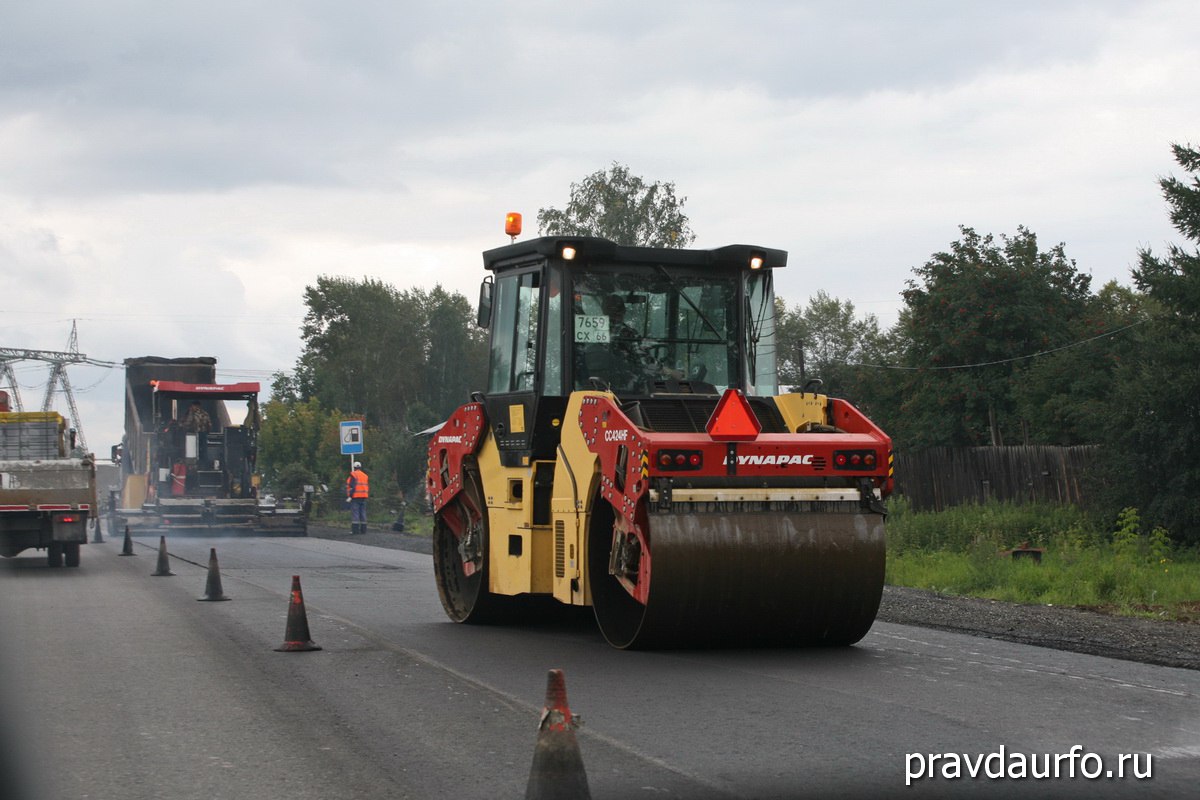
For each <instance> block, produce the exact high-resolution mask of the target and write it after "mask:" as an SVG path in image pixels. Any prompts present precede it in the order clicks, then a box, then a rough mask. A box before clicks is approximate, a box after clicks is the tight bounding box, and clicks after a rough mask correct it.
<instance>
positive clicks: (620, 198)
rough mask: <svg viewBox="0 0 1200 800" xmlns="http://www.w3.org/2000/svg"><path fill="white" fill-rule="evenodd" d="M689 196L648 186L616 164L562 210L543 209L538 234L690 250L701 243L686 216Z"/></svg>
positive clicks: (574, 193)
mask: <svg viewBox="0 0 1200 800" xmlns="http://www.w3.org/2000/svg"><path fill="white" fill-rule="evenodd" d="M686 201H687V198H686V197H679V198H677V197H676V196H675V184H674V183H662V182H660V181H655V182H654V183H651V184H647V183H646V182H645V181H644V180H643V179H642V178H640V177H638V176H636V175H631V174H630V173H629V167H627V166H624V165H622V164H618V163H617V162H615V161H614V162H613V165H612V166H611V167H610V168H609V169H608V170H599V171H597V172H594V173H592V174H591V175H588V176H587V177H586V178H584V179H583V180H582V181H580V182H579V183H572V184H571V198H570V200H568V201H567V205H566V207H565V208H563V209H561V210H560V209H556V208H553V207H550V208H542V209H539V210H538V230H539V231H540V232H541V233H542V234H543V235H546V236H599V237H602V238H605V239H610V240H611V241H614V242H616V243H617V244H625V245H642V246H646V247H687V246H688V245H690V244H691V243H692V242H693V241H694V240H695V238H696V234H694V233H693V232H692V230H691V228H690V227H689V226H688V218H687V215H685V214H684V213H683V204H684V203H685V202H686Z"/></svg>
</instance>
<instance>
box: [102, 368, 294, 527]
mask: <svg viewBox="0 0 1200 800" xmlns="http://www.w3.org/2000/svg"><path fill="white" fill-rule="evenodd" d="M216 363H217V360H216V359H215V358H212V357H209V356H198V357H190V358H163V357H159V356H142V357H139V358H127V359H125V437H124V439H123V440H122V442H121V445H120V448H119V458H120V462H121V487H120V490H119V492H118V496H116V497H114V498H113V500H112V503H111V507H112V515H113V524H114V530H121V529H122V528H123V527H124V526H128V528H129V530H130V533H131V534H139V533H143V534H144V533H156V534H167V533H200V534H215V533H227V532H228V533H246V534H251V535H280V536H303V535H305V534H306V532H307V521H306V514H305V509H304V504H303V502H302V501H301V500H300V499H296V500H294V501H292V502H286V501H276V500H274V499H271V498H265V497H263V496H261V495H260V491H259V490H260V487H261V478H260V476H259V474H258V473H257V472H256V470H255V465H256V461H257V457H258V432H259V428H260V426H261V416H260V414H259V409H258V394H259V388H260V387H259V384H258V383H256V382H238V383H218V382H217V379H216V378H217V375H216ZM234 407H236V408H237V409H238V411H237V414H238V416H239V417H240V421H238V422H235V421H234V419H233V411H232V409H233V408H234Z"/></svg>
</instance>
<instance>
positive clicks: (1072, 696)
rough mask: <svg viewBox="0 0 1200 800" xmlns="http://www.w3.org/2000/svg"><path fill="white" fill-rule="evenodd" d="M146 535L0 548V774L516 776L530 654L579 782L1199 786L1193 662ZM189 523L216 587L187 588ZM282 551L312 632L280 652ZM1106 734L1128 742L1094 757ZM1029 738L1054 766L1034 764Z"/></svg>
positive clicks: (196, 576)
mask: <svg viewBox="0 0 1200 800" xmlns="http://www.w3.org/2000/svg"><path fill="white" fill-rule="evenodd" d="M157 545H158V540H157V539H156V538H155V539H136V540H135V548H134V549H135V552H136V554H137V555H136V556H135V557H121V556H119V555H118V554H119V553H120V551H121V542H120V541H117V540H113V539H111V538H110V539H109V541H108V542H107V543H105V544H99V545H95V544H91V545H88V546H86V547H85V548H84V551H83V564H82V566H81V567H80V568H79V569H57V570H51V569H49V568H47V567H46V566H45V558H44V555H43V554H40V553H27V554H26V555H25V556H22V557H18V558H16V559H11V560H5V561H0V667H2V668H3V669H2V670H0V688H2V690H3V691H0V702H2V703H3V704H4V705H5V706H6V707H5V708H3V709H0V713H2V714H3V716H2V717H0V719H2V720H3V728H2V729H0V735H7V736H8V737H9V741H8V742H7V744H4V743H0V753H4V754H7V755H8V756H9V759H8V763H7V764H4V765H3V766H0V797H3V798H5V800H42V799H43V798H46V800H59V799H60V798H113V799H114V800H117V799H120V800H139V799H140V798H171V800H188V799H189V798H197V799H199V798H204V799H205V800H216V799H217V798H230V800H233V799H234V798H238V799H241V798H280V800H284V799H285V798H286V799H287V800H303V799H305V798H455V800H463V799H464V798H502V797H503V798H519V797H522V796H524V794H525V790H526V785H527V782H528V780H529V772H530V766H531V761H532V757H533V751H534V744H535V741H536V737H537V725H538V719H539V716H540V712H541V709H542V705H543V701H544V698H545V689H546V677H547V672H548V670H550V669H552V668H561V669H562V670H563V671H564V673H565V675H566V686H567V692H568V697H569V701H570V706H571V710H572V711H573V712H574V713H576V714H579V715H580V716H581V717H582V718H583V725H582V727H581V728H580V729H579V731H578V740H579V747H580V752H581V754H582V758H583V762H584V764H585V766H586V770H587V779H588V782H589V784H590V787H591V793H592V796H593V797H595V798H637V797H647V798H651V797H654V798H659V797H676V798H760V797H762V798H800V797H864V796H873V797H892V796H898V797H902V796H907V797H918V796H919V797H958V796H965V795H971V796H983V797H1010V796H1020V797H1139V798H1140V797H1192V796H1195V792H1196V786H1198V785H1200V672H1197V671H1194V670H1181V669H1173V668H1168V667H1158V666H1150V665H1145V664H1138V663H1134V662H1127V661H1118V660H1113V659H1106V658H1100V657H1095V656H1087V655H1081V654H1076V653H1067V652H1059V651H1054V650H1047V649H1042V648H1037V647H1031V646H1028V645H1020V644H1013V643H1008V642H1001V641H995V640H990V639H982V638H975V637H970V636H964V635H961V634H954V633H946V632H940V631H932V630H928V629H923V628H915V627H907V626H902V625H893V624H885V623H877V624H876V626H875V627H874V629H873V630H872V631H871V633H870V634H869V635H868V636H867V637H866V639H864V640H863V641H862V642H861V643H860V644H859V645H858V646H855V647H852V648H845V649H834V650H759V651H748V650H739V651H707V652H698V651H684V652H651V653H641V652H621V651H617V650H614V649H612V648H610V647H609V646H608V645H607V644H606V643H605V642H604V640H603V638H602V637H601V636H600V634H599V633H598V632H597V630H596V628H595V625H594V622H593V621H592V620H591V618H590V616H588V614H587V613H586V612H585V613H582V614H561V615H557V616H555V618H554V619H552V620H548V621H545V622H544V623H542V624H539V625H532V626H523V627H476V626H460V625H454V624H452V623H450V622H448V621H447V619H446V617H445V615H444V613H443V611H442V609H441V605H440V603H439V601H438V598H437V593H436V590H435V588H434V583H433V576H432V568H431V562H430V558H429V556H427V555H424V554H420V553H412V552H407V551H403V550H394V549H384V548H377V547H370V546H365V545H361V544H358V543H356V542H353V541H344V540H324V539H313V538H299V539H234V538H219V539H198V538H194V539H185V538H182V537H177V538H173V539H171V540H169V542H168V548H169V552H170V567H171V570H172V571H173V572H174V573H175V575H174V576H163V577H155V576H152V575H151V573H152V572H154V571H155V569H156V566H157V558H156V556H157ZM211 547H216V549H217V554H218V558H219V562H220V574H221V578H222V583H223V588H224V591H225V594H226V595H228V596H229V597H230V598H232V599H231V600H230V601H229V602H197V598H199V597H201V596H202V595H203V594H204V589H205V582H206V577H207V568H208V558H209V552H210V548H211ZM293 575H299V576H300V578H301V584H302V589H303V597H304V602H305V609H306V612H307V619H308V623H309V629H310V631H311V634H312V638H313V640H314V641H315V642H316V643H317V644H318V645H320V646H321V647H322V648H323V649H322V650H320V651H316V652H301V653H281V652H276V651H275V649H274V648H276V647H278V646H279V645H281V644H282V642H283V640H284V637H285V632H286V621H287V614H288V608H289V590H290V588H291V579H292V576H293ZM1073 748H1075V749H1074V750H1073ZM1072 753H1074V756H1073V757H1072V755H1071V754H1072ZM1120 754H1127V755H1129V756H1134V755H1136V756H1137V759H1136V760H1134V759H1132V758H1129V759H1127V760H1126V761H1125V762H1124V769H1125V772H1126V777H1124V778H1117V777H1112V778H1108V777H1106V773H1107V772H1108V771H1109V770H1111V771H1112V772H1113V773H1114V775H1115V774H1116V772H1117V769H1118V765H1119V763H1120V761H1119V757H1120ZM931 755H937V756H938V758H937V760H932V759H931V758H930V756H931ZM1056 757H1057V758H1056ZM981 759H982V760H981ZM1047 759H1049V766H1050V767H1051V768H1053V765H1054V764H1055V763H1057V769H1058V772H1059V775H1060V776H1061V777H1059V778H1058V779H1053V778H1045V779H1035V778H1033V777H1031V776H1030V775H1031V773H1032V772H1035V771H1036V772H1043V771H1045V768H1046V767H1047ZM1022 761H1023V762H1024V764H1025V773H1026V777H1025V778H1023V779H1021V778H1017V777H1013V776H1015V775H1018V774H1019V773H1020V769H1019V764H1020V763H1021V762H1022ZM0 764H3V762H0ZM972 764H977V767H978V770H979V774H980V777H978V778H974V779H973V778H970V777H968V774H969V771H970V770H971V768H972ZM955 765H957V771H958V772H959V774H960V776H961V777H958V778H954V777H952V776H953V774H954V772H955ZM1147 768H1149V769H1150V770H1151V774H1152V777H1149V778H1141V779H1138V778H1135V777H1133V772H1134V771H1135V770H1137V771H1139V772H1140V774H1145V772H1146V770H1147ZM918 770H920V771H921V772H923V773H925V774H928V772H929V771H930V770H932V771H933V772H934V773H935V774H936V777H924V778H921V777H914V774H915V773H917V772H918ZM1069 770H1073V771H1074V774H1075V776H1076V777H1074V778H1069V777H1066V776H1067V775H1068V771H1069ZM989 771H990V772H992V773H993V774H995V773H997V772H1000V773H1002V774H1004V777H1000V778H996V779H989V778H987V777H985V776H986V774H987V772H989ZM1085 773H1086V774H1099V776H1100V777H1098V778H1095V779H1087V778H1085V777H1083V775H1084V774H1085ZM906 781H907V782H910V783H912V784H913V785H912V786H907V787H906V785H905V784H906Z"/></svg>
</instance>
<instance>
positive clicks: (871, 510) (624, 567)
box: [426, 231, 893, 649]
mask: <svg viewBox="0 0 1200 800" xmlns="http://www.w3.org/2000/svg"><path fill="white" fill-rule="evenodd" d="M509 232H510V233H511V231H509ZM483 261H484V267H485V268H486V270H487V274H486V276H485V278H484V280H483V284H482V286H481V288H480V295H479V309H478V323H479V325H480V326H481V327H484V328H486V329H488V331H489V342H490V358H489V371H488V377H487V384H486V390H484V391H478V392H475V393H473V394H472V396H471V398H470V401H469V402H467V403H465V404H464V405H462V406H461V407H459V408H458V409H457V410H456V411H455V412H454V413H453V414H452V415H451V416H450V418H449V419H448V420H446V422H445V423H443V424H442V426H441V427H440V428H439V429H438V430H437V431H436V432H434V433H433V435H432V436H431V438H430V443H429V462H428V473H427V477H426V483H427V486H426V488H427V491H428V494H429V498H430V502H431V505H432V508H433V510H434V529H433V560H434V567H435V578H436V583H437V588H438V592H439V595H440V597H441V601H442V604H443V606H444V607H445V610H446V613H447V615H448V616H449V617H450V619H451V620H453V621H455V622H460V623H491V624H496V623H505V622H509V623H516V622H521V621H529V620H530V615H537V614H542V613H547V611H548V610H550V609H549V608H548V607H550V606H553V604H554V603H556V602H557V603H561V604H567V605H571V606H590V607H591V609H592V612H593V614H594V616H595V619H596V622H597V624H598V626H599V629H600V631H601V633H602V634H603V635H604V637H605V639H606V640H607V641H608V642H609V643H610V644H611V645H613V646H614V647H617V648H622V649H662V648H712V647H797V646H814V645H816V646H821V645H830V646H838V645H840V646H844V645H850V644H853V643H855V642H857V641H858V640H860V639H861V638H862V637H863V636H864V635H866V633H867V631H868V630H869V629H870V627H871V625H872V623H873V622H874V620H875V615H876V612H877V611H878V608H879V601H880V597H881V595H882V591H883V579H884V559H885V552H884V546H885V541H884V518H885V508H884V505H883V501H884V499H885V498H886V497H887V496H888V494H889V493H890V491H891V488H892V480H893V476H892V450H891V439H890V438H889V437H888V436H887V435H886V434H885V433H884V432H883V431H882V430H880V429H879V428H878V427H877V426H876V425H875V424H874V423H872V422H871V421H870V420H869V419H868V418H867V417H866V416H865V415H864V414H862V413H861V412H860V411H859V410H858V409H857V408H855V407H854V406H853V405H852V404H851V403H849V402H847V401H845V400H842V399H838V398H835V397H830V396H827V395H825V394H822V393H821V391H820V385H819V382H817V381H813V382H810V383H809V384H807V385H804V386H801V387H797V388H798V390H791V389H789V390H787V391H781V390H780V387H779V385H778V377H777V372H776V359H777V356H778V352H777V338H776V328H775V325H776V320H775V297H774V291H773V274H774V271H775V270H778V269H782V268H783V267H785V266H786V264H787V253H786V252H785V251H783V250H778V249H771V248H765V247H755V246H750V245H731V246H727V247H720V248H716V249H711V250H700V249H674V248H650V247H634V246H624V245H618V244H615V243H613V242H611V241H608V240H606V239H600V238H594V237H581V236H558V237H540V238H535V239H530V240H527V241H521V242H518V241H516V237H515V236H514V238H513V241H512V243H510V244H508V245H505V246H502V247H498V248H495V249H492V250H488V251H486V252H485V253H484V254H483Z"/></svg>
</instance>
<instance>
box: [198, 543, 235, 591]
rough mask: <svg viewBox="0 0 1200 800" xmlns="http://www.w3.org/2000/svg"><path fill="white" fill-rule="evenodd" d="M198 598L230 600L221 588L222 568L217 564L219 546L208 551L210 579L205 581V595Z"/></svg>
mask: <svg viewBox="0 0 1200 800" xmlns="http://www.w3.org/2000/svg"><path fill="white" fill-rule="evenodd" d="M196 599H197V600H229V599H231V598H228V597H226V596H225V591H224V590H223V589H222V588H221V568H220V567H218V566H217V548H215V547H213V548H210V549H209V551H208V580H207V581H205V583H204V597H197V598H196Z"/></svg>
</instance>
